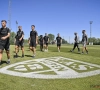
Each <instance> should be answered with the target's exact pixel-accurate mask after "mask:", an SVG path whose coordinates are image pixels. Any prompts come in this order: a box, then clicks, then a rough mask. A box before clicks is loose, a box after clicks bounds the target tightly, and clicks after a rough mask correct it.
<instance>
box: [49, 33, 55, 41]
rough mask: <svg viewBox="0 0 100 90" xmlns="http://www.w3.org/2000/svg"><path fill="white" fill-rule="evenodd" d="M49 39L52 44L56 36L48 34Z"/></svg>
mask: <svg viewBox="0 0 100 90" xmlns="http://www.w3.org/2000/svg"><path fill="white" fill-rule="evenodd" d="M48 37H49V39H50V42H51V41H54V39H55V35H53V34H48Z"/></svg>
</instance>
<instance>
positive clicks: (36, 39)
mask: <svg viewBox="0 0 100 90" xmlns="http://www.w3.org/2000/svg"><path fill="white" fill-rule="evenodd" d="M36 44H38V33H37V32H36Z"/></svg>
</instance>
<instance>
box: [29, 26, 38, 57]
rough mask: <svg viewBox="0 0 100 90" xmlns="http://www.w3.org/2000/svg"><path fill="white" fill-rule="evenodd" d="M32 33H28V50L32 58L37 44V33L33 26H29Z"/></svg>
mask: <svg viewBox="0 0 100 90" xmlns="http://www.w3.org/2000/svg"><path fill="white" fill-rule="evenodd" d="M31 28H32V31H31V32H30V50H31V51H32V52H33V58H34V57H35V55H36V45H37V44H38V33H37V31H36V30H35V25H32V26H31Z"/></svg>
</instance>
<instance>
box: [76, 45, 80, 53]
mask: <svg viewBox="0 0 100 90" xmlns="http://www.w3.org/2000/svg"><path fill="white" fill-rule="evenodd" d="M76 46H77V49H78V52H79V53H80V47H79V44H78V43H77V45H76Z"/></svg>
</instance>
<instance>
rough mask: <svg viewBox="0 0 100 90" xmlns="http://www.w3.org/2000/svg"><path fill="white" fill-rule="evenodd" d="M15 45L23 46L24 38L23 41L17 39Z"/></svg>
mask: <svg viewBox="0 0 100 90" xmlns="http://www.w3.org/2000/svg"><path fill="white" fill-rule="evenodd" d="M15 45H16V46H18V47H19V46H21V47H23V46H24V40H22V41H19V40H17V41H16V43H15Z"/></svg>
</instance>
